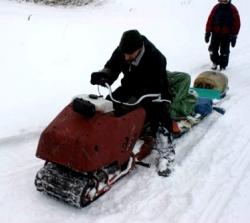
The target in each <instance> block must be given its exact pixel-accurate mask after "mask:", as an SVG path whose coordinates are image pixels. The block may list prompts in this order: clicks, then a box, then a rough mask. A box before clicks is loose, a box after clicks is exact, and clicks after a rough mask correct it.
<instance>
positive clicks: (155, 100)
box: [105, 83, 171, 106]
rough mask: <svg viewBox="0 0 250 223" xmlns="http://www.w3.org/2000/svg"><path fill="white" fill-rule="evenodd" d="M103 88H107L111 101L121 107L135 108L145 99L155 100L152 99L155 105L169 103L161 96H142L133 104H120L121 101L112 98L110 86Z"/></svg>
mask: <svg viewBox="0 0 250 223" xmlns="http://www.w3.org/2000/svg"><path fill="white" fill-rule="evenodd" d="M105 86H106V87H107V88H108V90H109V96H110V98H111V100H112V101H113V102H115V103H118V104H123V105H126V106H135V105H138V104H139V103H140V102H141V101H142V100H144V99H145V98H155V99H152V102H155V103H160V102H167V103H171V101H170V100H167V99H162V98H161V94H160V93H159V94H145V95H142V96H141V97H140V98H139V99H138V100H137V101H136V102H134V103H127V102H121V101H118V100H116V99H114V98H113V94H112V89H111V87H110V85H109V84H108V83H106V84H105Z"/></svg>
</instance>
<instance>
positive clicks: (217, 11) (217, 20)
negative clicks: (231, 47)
mask: <svg viewBox="0 0 250 223" xmlns="http://www.w3.org/2000/svg"><path fill="white" fill-rule="evenodd" d="M239 30H240V16H239V13H238V10H237V8H236V7H235V6H234V5H233V4H231V3H229V4H220V3H219V4H217V5H215V6H214V7H213V9H212V11H211V13H210V15H209V17H208V20H207V24H206V32H212V33H218V34H233V35H237V34H238V33H239Z"/></svg>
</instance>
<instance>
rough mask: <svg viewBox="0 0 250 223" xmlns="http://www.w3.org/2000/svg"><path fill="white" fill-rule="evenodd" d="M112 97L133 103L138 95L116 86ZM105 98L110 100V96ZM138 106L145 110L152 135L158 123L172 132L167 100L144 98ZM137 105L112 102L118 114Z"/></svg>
mask: <svg viewBox="0 0 250 223" xmlns="http://www.w3.org/2000/svg"><path fill="white" fill-rule="evenodd" d="M113 98H114V99H116V100H119V101H122V102H130V103H134V102H135V101H137V100H138V99H139V98H140V96H135V95H132V94H131V93H130V92H129V90H127V89H125V88H124V87H118V88H117V89H116V90H115V91H114V92H113ZM107 99H108V100H110V97H109V96H108V97H107ZM139 106H142V107H143V108H144V109H145V111H146V122H149V123H150V126H151V130H152V134H153V136H155V134H156V132H157V130H158V127H159V126H160V125H162V126H163V127H165V128H167V130H168V131H169V132H172V120H171V118H170V115H169V106H168V103H167V102H160V103H154V102H152V99H145V100H144V101H142V102H141V103H140V105H139ZM137 107H138V106H134V107H130V106H123V105H120V104H117V103H114V109H115V112H116V113H117V114H118V115H122V114H124V113H127V112H129V111H131V110H134V109H136V108H137Z"/></svg>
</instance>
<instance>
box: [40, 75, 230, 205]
mask: <svg viewBox="0 0 250 223" xmlns="http://www.w3.org/2000/svg"><path fill="white" fill-rule="evenodd" d="M212 73H213V76H212V77H213V78H215V77H216V78H215V79H217V77H221V74H220V73H217V72H212ZM208 74H209V75H211V72H208ZM209 75H205V77H206V78H207V80H205V81H204V80H203V81H197V83H196V85H197V86H194V88H193V89H192V90H193V91H195V90H197V92H199V94H200V95H202V94H204V93H205V94H206V97H208V95H209V94H211V95H213V94H215V93H216V92H217V93H218V94H217V96H218V97H219V98H217V99H220V98H221V97H223V96H225V94H226V91H225V89H226V87H227V83H226V85H225V86H226V87H225V86H224V87H223V89H222V90H221V89H219V88H218V87H217V86H215V85H216V84H214V83H213V84H211V82H212V81H211V79H212V78H211V77H210V78H208V76H209ZM198 77H199V76H198ZM206 78H205V79H206ZM203 79H204V78H203ZM225 80H227V79H226V78H225ZM208 82H209V84H208ZM224 82H225V81H224ZM215 87H216V88H215ZM209 91H210V93H209ZM211 95H210V96H211ZM149 96H150V97H153V100H159V98H158V99H155V98H156V97H157V96H158V95H149ZM110 97H111V98H112V94H110ZM212 97H213V98H214V95H213V96H212ZM140 100H143V98H142V99H139V101H140ZM209 113H210V112H207V114H209ZM207 114H198V113H195V114H193V115H191V116H189V118H184V119H183V118H182V119H179V120H178V119H176V120H175V122H174V123H175V128H174V129H175V132H174V135H175V136H176V137H179V136H181V135H182V134H184V133H185V132H187V131H188V130H189V129H190V128H191V127H192V126H193V125H196V124H197V123H198V122H199V121H201V120H202V119H203V118H204V117H205V116H206V115H207ZM145 115H146V114H145V110H144V109H143V108H141V107H138V108H136V109H135V110H132V111H130V112H128V113H126V114H124V115H122V116H116V115H115V113H114V112H113V103H112V101H109V100H105V99H103V98H102V97H99V96H96V95H80V96H77V97H76V98H75V99H74V100H73V101H72V102H70V103H69V104H68V105H67V106H66V107H65V108H64V109H63V110H62V111H61V112H60V113H59V114H58V115H57V117H56V118H55V119H54V120H53V121H52V122H51V123H50V124H49V125H48V127H47V128H46V129H45V130H44V131H43V132H42V134H41V136H40V139H39V143H38V148H37V152H36V156H37V157H38V158H40V159H43V160H45V164H44V167H42V168H41V169H40V170H39V171H38V172H37V174H36V177H35V186H36V189H37V190H38V191H40V192H45V193H46V194H48V195H51V196H52V197H55V198H57V199H59V200H61V201H64V202H66V203H68V204H70V205H73V206H75V207H78V208H80V207H84V206H86V205H88V204H90V203H91V202H92V201H94V200H95V199H97V198H98V197H100V196H101V195H102V194H104V193H105V192H107V191H108V190H109V189H110V188H111V187H112V185H113V184H114V183H115V182H116V181H117V180H119V179H120V178H122V177H123V176H125V175H126V174H128V173H130V172H131V171H133V169H134V168H135V167H136V165H138V164H141V165H145V166H147V164H145V163H143V159H144V158H145V157H146V156H147V155H149V154H150V152H151V150H152V149H153V146H154V140H153V138H152V137H150V135H148V134H145ZM190 117H191V118H190ZM184 122H186V124H185V125H184V124H183V123H184ZM187 123H188V125H187Z"/></svg>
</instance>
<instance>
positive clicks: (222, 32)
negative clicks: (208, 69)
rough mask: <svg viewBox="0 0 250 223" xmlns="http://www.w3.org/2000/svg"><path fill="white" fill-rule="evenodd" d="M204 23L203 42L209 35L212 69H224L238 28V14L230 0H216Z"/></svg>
mask: <svg viewBox="0 0 250 223" xmlns="http://www.w3.org/2000/svg"><path fill="white" fill-rule="evenodd" d="M218 2H219V3H218V4H216V5H215V6H214V7H213V9H212V11H211V13H210V15H209V17H208V20H207V23H206V33H205V42H206V43H208V42H209V40H210V37H211V41H210V45H209V47H208V51H209V53H210V59H211V61H212V62H213V66H212V69H213V70H216V69H217V68H218V66H219V68H220V70H225V69H226V67H227V66H228V61H229V54H230V44H231V46H232V47H235V45H236V40H237V35H238V33H239V30H240V16H239V13H238V10H237V8H236V7H235V6H234V5H233V4H232V3H231V0H218Z"/></svg>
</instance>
